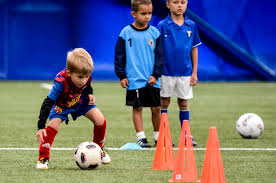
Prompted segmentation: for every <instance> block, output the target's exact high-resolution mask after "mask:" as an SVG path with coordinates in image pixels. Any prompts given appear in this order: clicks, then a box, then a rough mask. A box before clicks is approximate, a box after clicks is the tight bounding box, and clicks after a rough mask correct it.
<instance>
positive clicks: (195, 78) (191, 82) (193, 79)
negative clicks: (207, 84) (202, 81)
mask: <svg viewBox="0 0 276 183" xmlns="http://www.w3.org/2000/svg"><path fill="white" fill-rule="evenodd" d="M197 82H198V79H197V74H194V73H192V75H191V81H190V85H191V86H195V85H196V84H197Z"/></svg>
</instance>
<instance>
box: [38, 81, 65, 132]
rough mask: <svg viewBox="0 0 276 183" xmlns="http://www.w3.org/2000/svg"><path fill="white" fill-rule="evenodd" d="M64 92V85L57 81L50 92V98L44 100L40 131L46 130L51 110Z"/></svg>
mask: <svg viewBox="0 0 276 183" xmlns="http://www.w3.org/2000/svg"><path fill="white" fill-rule="evenodd" d="M63 90H64V86H63V84H62V83H60V82H57V81H55V82H54V84H53V87H52V89H51V91H50V92H49V94H48V96H47V97H46V98H45V99H44V101H43V103H42V105H41V108H40V114H39V120H38V123H37V127H38V129H39V130H40V129H44V128H45V124H46V121H47V119H48V117H49V114H50V111H51V108H52V107H53V105H54V104H55V103H56V100H57V99H58V97H59V96H60V94H61V93H62V91H63Z"/></svg>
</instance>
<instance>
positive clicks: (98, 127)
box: [84, 108, 106, 147]
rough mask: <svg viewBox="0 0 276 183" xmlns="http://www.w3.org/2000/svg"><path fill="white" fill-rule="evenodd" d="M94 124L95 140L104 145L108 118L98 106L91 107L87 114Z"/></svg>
mask: <svg viewBox="0 0 276 183" xmlns="http://www.w3.org/2000/svg"><path fill="white" fill-rule="evenodd" d="M84 116H85V117H87V118H88V119H89V120H90V121H91V122H92V123H93V124H94V134H93V142H95V143H96V144H98V145H99V146H100V147H102V146H103V143H104V139H105V131H106V120H105V119H104V116H103V114H102V112H101V111H100V110H99V109H98V108H92V109H90V110H89V111H88V112H87V113H86V114H85V115H84Z"/></svg>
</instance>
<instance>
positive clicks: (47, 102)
mask: <svg viewBox="0 0 276 183" xmlns="http://www.w3.org/2000/svg"><path fill="white" fill-rule="evenodd" d="M54 104H55V101H54V100H52V99H50V98H49V97H48V96H47V98H45V99H44V101H43V103H42V106H41V109H40V114H39V120H38V124H37V127H38V129H39V130H40V129H44V128H45V124H46V121H47V119H48V116H49V114H50V110H51V108H52V106H53V105H54Z"/></svg>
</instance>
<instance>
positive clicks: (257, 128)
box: [236, 113, 264, 139]
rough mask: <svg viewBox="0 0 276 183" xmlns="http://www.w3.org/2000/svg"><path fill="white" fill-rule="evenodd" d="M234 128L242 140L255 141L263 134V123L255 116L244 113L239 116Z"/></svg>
mask: <svg viewBox="0 0 276 183" xmlns="http://www.w3.org/2000/svg"><path fill="white" fill-rule="evenodd" d="M236 128H237V131H238V133H239V134H240V135H241V136H242V137H243V138H246V139H256V138H258V137H259V136H261V134H262V133H263V131H264V123H263V120H262V119H261V118H260V117H259V116H258V115H257V114H254V113H246V114H243V115H241V116H240V118H239V119H238V121H237V124H236Z"/></svg>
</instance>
